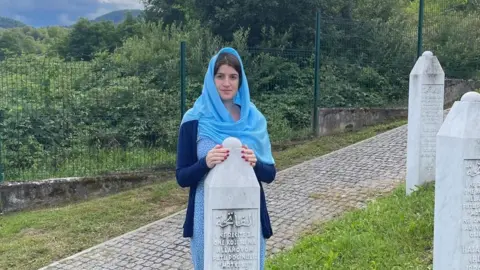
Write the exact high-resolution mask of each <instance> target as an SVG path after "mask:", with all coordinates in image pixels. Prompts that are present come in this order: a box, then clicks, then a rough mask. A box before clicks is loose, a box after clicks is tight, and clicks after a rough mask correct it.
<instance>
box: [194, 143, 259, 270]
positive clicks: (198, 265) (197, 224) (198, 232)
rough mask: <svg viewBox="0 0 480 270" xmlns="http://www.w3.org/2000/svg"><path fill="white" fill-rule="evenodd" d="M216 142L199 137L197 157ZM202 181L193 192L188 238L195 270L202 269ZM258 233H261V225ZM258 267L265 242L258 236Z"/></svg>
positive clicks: (202, 155)
mask: <svg viewBox="0 0 480 270" xmlns="http://www.w3.org/2000/svg"><path fill="white" fill-rule="evenodd" d="M215 145H216V143H215V142H213V141H211V140H210V139H207V138H199V139H198V141H197V157H198V158H199V159H200V158H202V157H204V156H206V155H207V153H208V151H210V150H211V149H212V148H213V147H215ZM204 183H205V177H203V179H202V180H201V181H200V182H199V183H198V186H197V190H196V193H195V209H194V217H193V236H192V238H191V239H190V250H191V252H192V261H193V266H194V269H195V270H203V250H204V244H203V241H204V234H203V213H204V204H203V199H204ZM259 227H260V234H262V230H261V226H259ZM260 239H261V241H260V269H261V270H263V269H264V264H265V253H266V243H265V238H264V237H260Z"/></svg>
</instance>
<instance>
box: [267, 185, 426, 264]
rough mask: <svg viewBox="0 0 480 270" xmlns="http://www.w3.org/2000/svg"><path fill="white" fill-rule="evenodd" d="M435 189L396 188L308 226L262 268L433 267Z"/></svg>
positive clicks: (402, 186)
mask: <svg viewBox="0 0 480 270" xmlns="http://www.w3.org/2000/svg"><path fill="white" fill-rule="evenodd" d="M433 214H434V185H433V184H428V185H426V186H424V187H422V188H421V189H420V190H419V191H418V192H415V193H413V194H412V195H411V196H408V197H407V196H406V195H405V186H404V185H401V186H400V187H398V188H397V189H395V190H394V192H393V193H391V194H390V195H388V196H384V197H381V198H379V199H377V200H373V201H371V202H370V203H369V204H368V206H367V207H366V208H365V209H362V210H355V211H351V212H348V213H345V214H344V215H343V216H341V217H339V218H337V219H334V220H331V221H328V222H325V223H324V224H318V225H315V226H313V229H312V230H311V231H310V232H308V233H306V234H305V235H304V236H303V237H302V238H301V239H300V240H299V241H298V242H297V243H296V245H295V246H294V247H293V248H292V249H290V250H288V251H285V252H283V253H279V254H277V255H275V256H274V257H272V258H269V260H268V262H267V264H268V267H267V269H279V270H280V269H281V270H284V269H335V270H341V269H393V270H395V269H398V270H400V269H415V270H416V269H432V246H433Z"/></svg>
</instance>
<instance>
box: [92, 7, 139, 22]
mask: <svg viewBox="0 0 480 270" xmlns="http://www.w3.org/2000/svg"><path fill="white" fill-rule="evenodd" d="M128 13H130V14H131V15H132V16H133V17H138V16H140V15H142V14H143V12H142V11H141V10H139V9H122V10H116V11H112V12H109V13H107V14H104V15H102V16H99V17H97V18H95V19H93V20H92V21H94V22H101V21H112V22H113V23H115V24H117V23H121V22H123V21H124V20H125V18H126V17H127V14H128Z"/></svg>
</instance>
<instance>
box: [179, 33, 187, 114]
mask: <svg viewBox="0 0 480 270" xmlns="http://www.w3.org/2000/svg"><path fill="white" fill-rule="evenodd" d="M185 73H186V72H185V41H182V42H180V121H181V120H182V118H183V115H184V114H185V99H186V95H185V76H186V74H185Z"/></svg>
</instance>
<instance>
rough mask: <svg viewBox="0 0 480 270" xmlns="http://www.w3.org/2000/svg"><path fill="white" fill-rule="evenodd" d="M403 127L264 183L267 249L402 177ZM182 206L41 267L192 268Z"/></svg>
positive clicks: (282, 244) (388, 187)
mask: <svg viewBox="0 0 480 270" xmlns="http://www.w3.org/2000/svg"><path fill="white" fill-rule="evenodd" d="M406 138H407V127H406V126H402V127H399V128H397V129H394V130H391V131H388V132H385V133H382V134H379V135H378V136H376V137H373V138H371V139H368V140H366V141H363V142H360V143H357V144H355V145H351V146H349V147H346V148H343V149H341V150H339V151H335V152H333V153H330V154H328V155H325V156H322V157H318V158H316V159H313V160H310V161H307V162H304V163H302V164H299V165H297V166H295V167H291V168H289V169H286V170H283V171H281V172H278V173H277V178H276V180H275V181H274V182H273V183H272V184H270V185H264V187H265V192H266V196H267V203H268V207H269V211H270V214H271V220H272V226H273V230H274V235H273V236H272V238H270V239H269V240H268V241H267V243H268V249H267V252H268V255H272V254H275V253H276V252H278V251H281V250H282V249H285V248H289V247H291V246H292V244H293V243H294V242H295V241H296V240H297V239H298V237H299V236H300V233H301V232H302V231H303V230H304V229H307V226H309V225H311V224H312V223H313V222H315V221H324V220H328V219H331V218H333V217H335V216H336V215H338V214H340V213H341V212H343V211H345V210H349V209H351V208H352V207H362V206H363V205H364V203H365V202H366V201H367V200H368V198H370V197H372V196H373V195H374V193H379V192H386V191H390V190H391V189H392V188H394V187H395V186H396V185H397V184H398V183H400V182H402V181H403V179H404V177H405V163H406ZM184 216H185V212H184V211H181V212H179V213H176V214H174V215H172V216H170V217H167V218H164V219H162V220H159V221H157V222H154V223H151V224H149V225H147V226H144V227H142V228H140V229H138V230H136V231H133V232H130V233H127V234H125V235H122V236H120V237H118V238H115V239H112V240H110V241H108V242H105V243H103V244H101V245H98V246H95V247H93V248H91V249H88V250H86V251H84V252H81V253H79V254H76V255H74V256H72V257H69V258H66V259H64V260H61V261H59V262H56V263H54V264H52V265H50V266H48V267H45V268H42V269H49V270H50V269H76V270H80V269H85V270H87V269H88V270H94V269H144V270H147V269H192V268H193V267H192V264H191V263H190V250H189V246H188V240H187V239H184V238H182V223H183V218H184Z"/></svg>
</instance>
